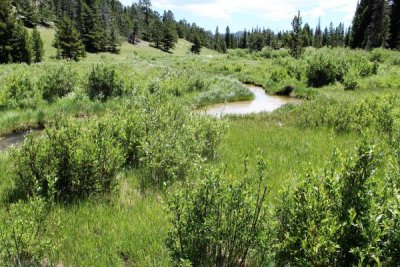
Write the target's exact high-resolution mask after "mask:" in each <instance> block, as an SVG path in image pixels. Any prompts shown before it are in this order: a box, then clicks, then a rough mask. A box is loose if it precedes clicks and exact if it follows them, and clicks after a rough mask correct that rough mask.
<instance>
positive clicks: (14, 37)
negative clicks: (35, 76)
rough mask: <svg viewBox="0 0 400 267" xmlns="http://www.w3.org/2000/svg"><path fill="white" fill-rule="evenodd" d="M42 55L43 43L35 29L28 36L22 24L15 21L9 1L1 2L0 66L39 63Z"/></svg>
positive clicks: (2, 0)
mask: <svg viewBox="0 0 400 267" xmlns="http://www.w3.org/2000/svg"><path fill="white" fill-rule="evenodd" d="M43 53H44V51H43V42H42V39H41V38H40V34H39V32H38V31H37V29H36V28H35V29H34V30H33V31H32V33H31V34H29V33H28V31H27V30H26V28H25V27H24V26H23V24H22V22H21V21H20V20H18V19H16V12H15V11H14V10H13V7H12V5H11V2H10V0H1V1H0V64H4V63H21V62H25V63H28V64H30V63H31V62H32V61H33V62H40V61H42V58H43Z"/></svg>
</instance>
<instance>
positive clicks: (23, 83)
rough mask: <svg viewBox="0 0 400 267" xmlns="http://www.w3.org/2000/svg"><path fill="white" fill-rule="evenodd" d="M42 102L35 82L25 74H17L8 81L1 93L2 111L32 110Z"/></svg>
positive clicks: (0, 106)
mask: <svg viewBox="0 0 400 267" xmlns="http://www.w3.org/2000/svg"><path fill="white" fill-rule="evenodd" d="M39 102H40V97H38V93H37V90H36V88H35V84H34V82H32V80H31V79H30V78H28V76H26V75H25V74H21V73H19V74H18V73H17V74H15V75H13V76H11V77H10V78H9V79H7V80H6V83H5V87H4V89H3V91H0V108H1V109H28V108H29V109H32V108H35V107H36V106H37V105H38V104H39Z"/></svg>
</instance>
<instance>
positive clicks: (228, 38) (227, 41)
mask: <svg viewBox="0 0 400 267" xmlns="http://www.w3.org/2000/svg"><path fill="white" fill-rule="evenodd" d="M225 45H226V48H228V49H231V48H232V46H231V30H230V29H229V26H227V27H226V31H225Z"/></svg>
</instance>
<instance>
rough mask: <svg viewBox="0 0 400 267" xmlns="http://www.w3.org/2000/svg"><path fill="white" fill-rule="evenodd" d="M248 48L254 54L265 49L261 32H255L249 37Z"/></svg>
mask: <svg viewBox="0 0 400 267" xmlns="http://www.w3.org/2000/svg"><path fill="white" fill-rule="evenodd" d="M248 39H249V40H248V44H247V46H248V48H249V49H250V51H252V52H257V51H261V50H262V49H263V47H264V38H263V35H262V33H261V32H257V31H256V32H254V33H252V34H250V35H249V37H248Z"/></svg>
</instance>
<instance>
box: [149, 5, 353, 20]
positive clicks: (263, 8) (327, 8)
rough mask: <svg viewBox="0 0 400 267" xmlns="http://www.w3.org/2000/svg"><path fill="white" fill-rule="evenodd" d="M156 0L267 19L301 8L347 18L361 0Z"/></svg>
mask: <svg viewBox="0 0 400 267" xmlns="http://www.w3.org/2000/svg"><path fill="white" fill-rule="evenodd" d="M278 1H279V2H277V0H246V1H243V0H211V1H194V0H191V1H183V0H154V1H153V6H154V7H157V8H162V9H171V10H182V11H185V12H190V13H191V14H193V15H197V16H202V17H208V18H213V19H231V18H234V16H235V15H236V14H240V13H241V14H243V13H246V14H252V15H254V16H257V17H259V18H260V19H262V20H265V21H280V20H287V19H291V18H292V17H293V16H294V15H295V14H296V13H297V11H298V10H300V11H302V14H303V16H304V17H306V18H309V17H311V18H315V17H322V18H323V16H325V15H327V14H328V13H331V12H335V13H336V12H337V13H340V14H343V16H344V17H343V19H342V20H343V21H345V22H349V21H351V18H352V17H353V14H354V11H355V7H356V4H357V0H333V1H332V0H278Z"/></svg>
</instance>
